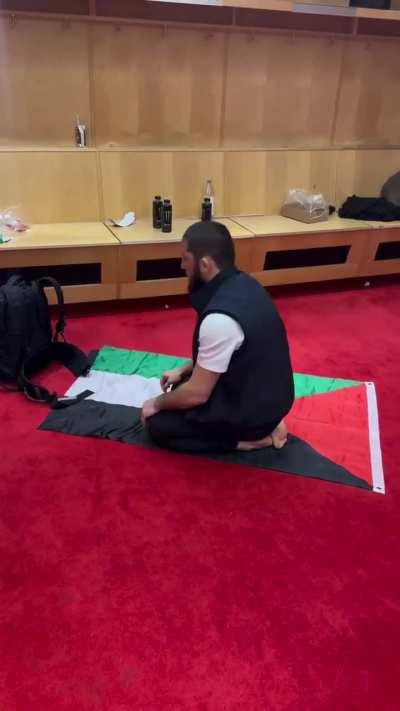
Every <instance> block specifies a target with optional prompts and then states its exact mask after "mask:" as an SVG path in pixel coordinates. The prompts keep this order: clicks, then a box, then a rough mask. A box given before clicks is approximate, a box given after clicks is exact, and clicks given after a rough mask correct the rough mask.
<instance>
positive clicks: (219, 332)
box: [197, 313, 244, 373]
mask: <svg viewBox="0 0 400 711" xmlns="http://www.w3.org/2000/svg"><path fill="white" fill-rule="evenodd" d="M243 341H244V333H243V329H242V327H241V326H240V325H239V324H238V322H237V321H235V320H234V319H233V318H231V317H230V316H227V315H226V314H219V313H216V314H209V315H208V316H206V317H205V319H204V320H203V321H202V323H201V326H200V331H199V352H198V355H197V363H198V365H199V366H200V367H201V368H204V369H205V370H211V371H212V372H213V373H226V371H227V370H228V367H229V363H230V361H231V358H232V355H233V354H234V352H235V351H237V350H238V349H239V348H240V346H241V345H242V343H243Z"/></svg>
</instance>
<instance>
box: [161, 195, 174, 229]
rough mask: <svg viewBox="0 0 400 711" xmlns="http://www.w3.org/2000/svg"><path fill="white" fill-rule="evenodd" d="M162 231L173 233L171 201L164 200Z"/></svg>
mask: <svg viewBox="0 0 400 711" xmlns="http://www.w3.org/2000/svg"><path fill="white" fill-rule="evenodd" d="M161 229H162V231H163V232H171V231H172V205H171V200H164V203H163V209H162V228H161Z"/></svg>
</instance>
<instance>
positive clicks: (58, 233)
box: [0, 222, 119, 302]
mask: <svg viewBox="0 0 400 711" xmlns="http://www.w3.org/2000/svg"><path fill="white" fill-rule="evenodd" d="M118 247H119V242H118V240H117V239H116V238H115V237H114V236H113V235H112V234H111V232H110V231H109V230H108V229H107V227H105V225H104V224H103V223H101V222H67V223H57V224H42V225H40V224H39V225H32V226H31V228H30V229H29V230H28V231H27V232H22V233H19V234H16V235H14V236H13V237H12V240H11V241H10V242H6V243H5V244H0V284H1V283H4V281H5V280H6V278H7V276H8V275H9V273H10V272H12V271H14V270H16V269H17V270H18V271H20V272H21V273H22V274H23V275H25V276H26V277H28V278H37V277H39V276H45V275H50V276H54V277H55V278H56V279H58V280H59V281H60V283H61V284H62V285H63V290H64V296H65V300H66V301H67V302H79V301H99V300H103V299H115V298H117V259H118ZM49 296H50V301H51V302H54V294H53V293H52V292H51V291H50V294H49Z"/></svg>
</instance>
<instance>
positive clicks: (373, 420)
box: [365, 383, 385, 494]
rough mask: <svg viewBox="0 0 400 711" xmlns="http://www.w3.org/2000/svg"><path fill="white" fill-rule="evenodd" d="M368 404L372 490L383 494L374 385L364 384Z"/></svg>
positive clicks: (383, 482)
mask: <svg viewBox="0 0 400 711" xmlns="http://www.w3.org/2000/svg"><path fill="white" fill-rule="evenodd" d="M365 387H366V391H367V402H368V429H369V448H370V453H371V470H372V489H373V491H375V492H376V493H377V494H384V493H385V479H384V475H383V464H382V451H381V443H380V437H379V419H378V403H377V399H376V391H375V385H374V384H373V383H365Z"/></svg>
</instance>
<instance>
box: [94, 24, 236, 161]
mask: <svg viewBox="0 0 400 711" xmlns="http://www.w3.org/2000/svg"><path fill="white" fill-rule="evenodd" d="M92 31H93V33H94V72H95V113H96V132H97V141H98V145H106V146H109V145H117V146H118V145H120V146H134V145H142V146H146V145H154V146H198V147H201V146H214V145H217V143H218V141H219V135H220V123H221V120H220V117H221V107H222V87H223V66H224V65H223V56H224V35H223V34H222V33H218V32H217V33H214V34H212V33H210V32H208V33H206V32H205V31H191V30H179V29H178V30H173V29H170V28H169V29H167V30H165V31H164V30H163V29H162V28H154V27H134V26H124V27H121V28H120V29H119V30H118V31H117V29H116V28H115V27H114V26H112V25H104V26H100V27H98V26H96V27H94V28H93V30H92Z"/></svg>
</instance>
